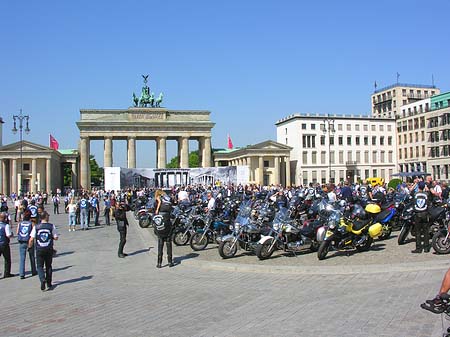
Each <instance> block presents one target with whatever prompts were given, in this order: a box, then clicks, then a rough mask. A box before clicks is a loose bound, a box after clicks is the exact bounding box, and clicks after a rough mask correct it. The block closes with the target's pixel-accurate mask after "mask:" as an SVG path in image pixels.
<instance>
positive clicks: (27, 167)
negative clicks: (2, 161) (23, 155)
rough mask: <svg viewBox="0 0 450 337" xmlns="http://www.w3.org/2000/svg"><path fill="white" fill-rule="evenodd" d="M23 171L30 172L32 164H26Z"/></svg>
mask: <svg viewBox="0 0 450 337" xmlns="http://www.w3.org/2000/svg"><path fill="white" fill-rule="evenodd" d="M23 170H24V171H29V170H30V164H29V163H24V164H23Z"/></svg>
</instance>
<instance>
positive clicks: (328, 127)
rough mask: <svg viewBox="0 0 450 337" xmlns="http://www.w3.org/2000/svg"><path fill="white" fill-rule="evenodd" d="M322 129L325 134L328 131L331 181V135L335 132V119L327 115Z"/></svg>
mask: <svg viewBox="0 0 450 337" xmlns="http://www.w3.org/2000/svg"><path fill="white" fill-rule="evenodd" d="M322 131H323V132H324V134H327V133H328V177H329V181H328V182H329V183H331V135H332V134H334V132H335V130H334V119H332V118H330V117H329V116H327V117H325V119H324V120H323V124H322Z"/></svg>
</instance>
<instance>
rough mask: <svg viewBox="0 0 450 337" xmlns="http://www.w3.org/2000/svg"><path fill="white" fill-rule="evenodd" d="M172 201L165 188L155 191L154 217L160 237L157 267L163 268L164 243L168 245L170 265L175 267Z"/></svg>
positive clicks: (156, 231)
mask: <svg viewBox="0 0 450 337" xmlns="http://www.w3.org/2000/svg"><path fill="white" fill-rule="evenodd" d="M171 210H172V203H171V202H170V198H169V196H168V195H167V194H165V193H164V191H163V190H156V192H155V216H154V217H153V222H154V228H155V229H154V231H155V234H156V236H157V237H158V261H157V264H156V268H161V264H162V259H163V249H164V243H166V247H167V262H168V263H169V267H173V266H174V263H173V261H172V238H171V236H172V223H171V221H170V212H171Z"/></svg>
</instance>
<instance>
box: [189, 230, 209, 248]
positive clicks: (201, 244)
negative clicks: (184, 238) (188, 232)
mask: <svg viewBox="0 0 450 337" xmlns="http://www.w3.org/2000/svg"><path fill="white" fill-rule="evenodd" d="M202 237H203V239H202ZM208 243H209V239H208V235H206V234H205V235H203V233H195V234H194V235H192V236H191V239H190V241H189V245H190V246H191V248H192V249H193V250H195V251H199V250H204V249H205V248H206V247H207V246H208Z"/></svg>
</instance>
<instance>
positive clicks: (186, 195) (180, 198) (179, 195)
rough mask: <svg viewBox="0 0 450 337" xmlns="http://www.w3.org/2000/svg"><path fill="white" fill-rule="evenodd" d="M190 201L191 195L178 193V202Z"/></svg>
mask: <svg viewBox="0 0 450 337" xmlns="http://www.w3.org/2000/svg"><path fill="white" fill-rule="evenodd" d="M183 200H189V194H188V192H186V191H180V192H178V201H183Z"/></svg>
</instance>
